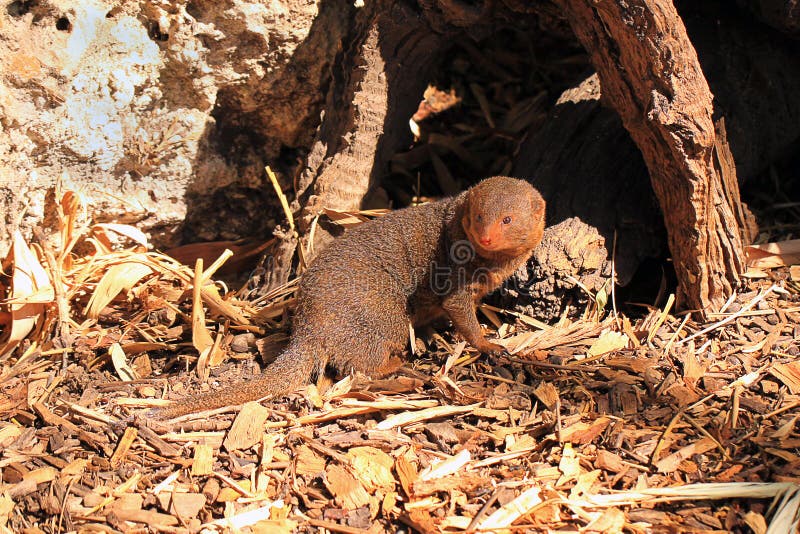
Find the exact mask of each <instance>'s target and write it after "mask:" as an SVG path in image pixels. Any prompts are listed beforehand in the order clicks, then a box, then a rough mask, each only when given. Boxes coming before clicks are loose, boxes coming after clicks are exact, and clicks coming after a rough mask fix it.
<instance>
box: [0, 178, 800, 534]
mask: <svg viewBox="0 0 800 534" xmlns="http://www.w3.org/2000/svg"><path fill="white" fill-rule="evenodd" d="M59 195H60V196H57V197H56V198H58V199H59V204H58V210H60V212H59V213H60V215H61V217H60V221H61V227H60V234H61V242H62V243H64V244H65V245H64V246H63V248H58V249H54V248H50V245H48V244H47V243H46V242H45V241H42V242H37V243H35V244H30V243H27V242H25V240H24V239H22V237H21V236H17V237H16V239H15V241H14V247H13V250H12V255H13V257H10V258H9V259H8V260H7V261H6V262H5V263H4V272H5V273H8V278H6V279H5V280H4V282H3V283H4V284H5V292H4V294H5V295H6V296H7V298H8V300H7V301H6V303H7V306H6V308H7V309H8V310H7V313H5V314H4V315H3V316H2V322H3V325H4V328H3V340H2V342H3V345H2V347H0V354H2V356H0V358H1V359H0V384H1V386H0V387H1V388H2V389H0V451H1V452H0V472H1V473H2V481H1V482H0V529H2V530H3V531H6V532H22V531H25V532H39V531H46V532H60V531H76V530H80V531H103V532H117V531H120V532H121V531H128V530H130V529H131V528H134V529H135V528H140V529H149V530H150V531H153V532H162V531H163V532H197V531H206V532H214V531H230V530H234V529H245V528H250V529H251V530H252V531H253V532H292V531H294V530H296V529H300V531H312V530H317V531H330V532H395V531H396V530H397V528H398V526H399V525H401V524H404V525H406V526H407V527H410V528H412V529H414V530H416V531H419V532H502V531H509V532H518V531H525V530H537V529H552V530H559V531H578V530H581V531H582V532H622V531H629V532H651V531H675V530H678V531H681V532H728V531H739V532H746V531H753V532H788V531H789V529H790V528H793V527H790V526H789V525H795V526H796V525H797V521H798V517H799V516H798V510H799V509H800V491H799V490H800V473H798V469H799V467H798V466H800V438H799V437H798V433H797V430H796V423H797V420H798V418H800V363H798V362H797V361H796V360H797V356H798V353H800V346H799V345H798V341H797V340H798V338H800V326H799V325H800V286H798V280H797V277H796V276H794V275H795V274H796V269H792V268H791V267H790V266H788V265H784V266H775V265H772V264H771V266H770V267H768V268H764V267H756V268H754V269H752V270H751V272H750V273H749V275H748V276H749V278H748V283H747V287H746V288H745V289H743V290H742V291H740V292H739V293H738V294H736V295H734V296H733V297H732V298H731V299H730V301H729V302H728V303H727V305H726V306H725V308H724V309H723V310H721V311H720V312H719V313H717V314H714V316H713V317H712V319H711V320H710V321H709V322H708V323H705V324H699V323H696V322H695V321H694V320H693V319H692V318H691V316H690V315H688V314H683V313H681V314H675V313H674V312H673V311H672V304H673V301H672V299H668V300H667V302H666V303H665V304H664V305H663V307H661V308H655V307H649V308H644V310H645V311H644V312H643V313H640V314H638V315H637V316H635V317H634V316H632V315H625V314H622V313H616V312H614V311H613V310H610V309H600V310H597V309H593V310H591V311H590V312H588V311H587V314H586V317H585V318H582V319H578V320H570V319H568V318H566V317H564V318H563V319H562V320H561V321H559V322H558V323H557V324H554V325H540V324H538V323H537V322H536V321H535V320H533V318H527V319H528V320H526V318H522V317H520V316H519V315H520V314H519V313H514V314H512V313H504V312H503V311H502V310H498V309H497V308H493V307H491V306H488V305H487V306H484V307H483V311H484V312H485V315H484V318H485V319H486V321H485V322H486V323H487V324H489V325H491V326H492V327H493V328H494V329H495V332H496V333H497V335H499V336H500V341H499V342H500V343H503V344H504V346H505V347H506V349H507V354H505V355H503V356H499V357H496V358H487V357H484V356H480V355H479V354H477V353H476V352H475V351H474V350H473V349H472V348H471V347H469V346H468V345H466V344H465V343H464V342H460V341H458V340H455V339H452V338H450V337H448V336H447V335H438V334H434V335H433V336H432V337H431V338H430V339H425V340H422V339H417V340H415V344H416V346H417V348H418V349H419V350H418V352H419V353H420V356H418V357H413V358H412V357H409V359H408V362H407V364H406V366H405V367H404V368H403V369H401V371H400V372H399V373H398V374H397V375H396V376H394V377H390V378H389V379H381V380H369V379H367V378H365V377H362V376H354V377H346V378H345V379H343V380H341V381H340V382H337V383H335V384H321V385H320V387H318V386H317V385H309V386H308V387H307V388H305V389H304V390H302V391H300V392H298V393H296V394H292V395H288V396H286V397H285V398H281V399H276V400H273V401H268V402H266V403H264V404H263V405H262V404H258V403H249V404H246V405H244V406H243V407H241V409H240V410H238V409H233V408H231V409H224V410H215V411H213V412H208V413H200V414H193V415H191V416H186V417H183V418H181V419H180V420H178V421H176V422H175V424H174V428H172V429H169V430H168V431H162V430H160V429H155V430H154V429H153V428H150V427H148V426H145V425H127V426H126V425H125V424H124V421H125V420H126V419H127V418H128V416H130V415H131V414H135V413H141V412H142V411H144V410H145V409H146V408H148V407H152V406H159V405H162V404H163V403H165V402H167V401H166V400H165V399H175V398H180V397H181V396H183V395H186V394H189V393H191V392H194V391H197V390H199V389H202V388H206V387H217V386H218V385H219V384H224V383H228V382H230V381H235V380H247V377H248V375H250V374H251V373H252V372H253V371H252V368H256V367H257V365H258V364H257V363H256V361H255V360H256V359H258V353H260V354H261V355H262V356H263V357H268V356H269V355H270V354H273V355H274V353H275V352H276V351H277V350H280V346H281V344H282V342H281V339H284V340H285V337H286V336H285V331H286V327H287V321H286V313H285V311H286V310H287V309H290V308H291V305H292V303H293V298H292V295H293V292H294V289H295V285H294V284H290V285H288V286H286V287H283V288H280V289H278V290H276V291H274V292H273V293H272V294H271V295H270V296H269V298H265V299H261V300H260V301H259V302H258V303H253V302H248V301H246V300H243V299H241V298H239V297H238V296H237V294H236V293H234V292H228V291H226V290H225V289H224V288H223V287H221V286H220V285H219V284H218V283H215V282H214V281H213V278H212V277H213V274H214V272H215V271H216V269H217V268H219V266H220V265H221V263H222V262H223V261H224V260H225V258H224V257H223V258H221V260H220V261H219V262H215V263H214V264H212V265H211V266H210V267H208V268H207V269H203V267H202V263H199V264H198V265H197V266H196V268H195V269H190V268H188V267H186V266H183V265H180V264H179V263H178V262H176V261H174V260H172V259H171V258H169V257H168V256H165V255H162V254H157V253H152V252H146V249H145V246H146V242H145V241H144V237H143V236H141V235H139V234H137V232H136V231H135V229H134V228H131V227H125V226H122V225H116V226H109V225H95V226H92V227H90V228H80V227H79V226H76V225H75V220H76V219H77V209H78V205H79V203H78V202H77V201H76V200H75V198H74V194H73V193H72V192H69V191H67V192H64V193H60V194H59ZM115 238H120V239H123V240H125V241H126V242H127V243H128V245H127V246H126V247H122V248H120V247H119V246H116V247H115V246H112V244H111V243H112V241H113V240H114V239H115ZM84 245H87V246H85V247H83V246H84ZM88 245H90V246H88ZM74 247H78V248H80V247H83V248H81V250H85V251H87V252H84V253H81V254H78V253H76V252H75V250H77V249H76V248H74ZM762 248H763V247H762ZM759 250H761V249H759ZM780 250H781V248H780V247H779V248H778V249H777V252H776V251H775V250H772V251H770V254H773V255H775V254H778V255H779V254H780ZM783 250H789V251H790V252H789V253H791V250H793V249H792V247H791V246H784V247H783ZM753 261H756V260H753ZM770 261H773V262H774V261H775V260H774V257H773V258H772V259H771V260H770ZM268 334H269V335H268ZM259 348H260V350H259ZM237 361H238V363H237ZM186 370H190V371H192V372H190V373H186V372H184V371H186ZM200 383H202V384H204V385H198V384H200ZM205 384H208V385H205ZM325 386H327V387H325ZM121 421H122V423H120V422H121ZM25 529H27V530H25Z"/></svg>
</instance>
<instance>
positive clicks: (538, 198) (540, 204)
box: [531, 191, 545, 215]
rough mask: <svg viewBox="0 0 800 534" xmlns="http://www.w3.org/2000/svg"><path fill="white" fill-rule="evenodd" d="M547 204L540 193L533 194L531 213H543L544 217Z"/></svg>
mask: <svg viewBox="0 0 800 534" xmlns="http://www.w3.org/2000/svg"><path fill="white" fill-rule="evenodd" d="M544 209H545V202H544V199H543V198H542V195H541V194H539V192H538V191H537V192H534V193H531V213H536V214H538V213H541V214H542V215H544Z"/></svg>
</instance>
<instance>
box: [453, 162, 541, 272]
mask: <svg viewBox="0 0 800 534" xmlns="http://www.w3.org/2000/svg"><path fill="white" fill-rule="evenodd" d="M544 210H545V202H544V199H543V198H542V195H540V194H539V192H538V191H537V190H536V189H535V188H534V187H533V186H532V185H531V184H529V183H528V182H526V181H525V180H518V179H516V178H508V177H506V176H495V177H493V178H487V179H486V180H483V181H482V182H480V183H479V184H477V185H476V186H474V187H472V188H471V189H470V190H469V191H468V192H467V200H466V205H465V209H464V215H463V218H462V219H461V224H462V226H463V228H464V232H465V233H466V234H467V237H468V238H469V240H470V242H471V243H472V245H473V246H474V247H475V250H476V251H477V253H478V254H479V255H481V256H482V257H485V258H490V257H497V256H509V257H513V256H519V255H521V254H525V253H530V252H531V251H532V250H533V249H534V248H536V245H538V244H539V241H541V240H542V233H543V231H544Z"/></svg>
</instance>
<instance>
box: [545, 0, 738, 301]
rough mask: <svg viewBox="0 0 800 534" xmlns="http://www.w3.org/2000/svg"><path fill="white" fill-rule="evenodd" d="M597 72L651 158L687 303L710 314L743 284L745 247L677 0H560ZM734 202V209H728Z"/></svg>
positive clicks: (606, 96) (709, 99)
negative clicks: (719, 164)
mask: <svg viewBox="0 0 800 534" xmlns="http://www.w3.org/2000/svg"><path fill="white" fill-rule="evenodd" d="M560 4H561V6H562V7H563V9H564V11H565V13H566V15H567V18H568V20H569V22H570V25H571V26H572V28H573V31H574V32H575V34H576V36H577V37H578V39H579V40H580V41H581V43H582V44H583V46H584V47H585V48H586V49H587V51H588V52H589V53H590V56H591V60H592V63H593V64H594V66H595V68H596V69H597V71H598V74H599V76H600V82H601V86H602V91H603V100H604V102H605V103H607V104H608V105H610V106H611V107H613V108H614V109H615V110H616V111H617V113H618V114H619V115H620V117H621V119H622V122H623V125H624V126H625V128H626V129H627V130H628V132H629V133H630V134H631V137H632V138H633V140H634V142H635V143H636V144H637V146H638V147H639V149H640V150H641V152H642V155H643V157H644V160H645V163H646V164H647V167H648V169H649V171H650V178H651V182H652V184H653V189H654V190H655V193H656V196H657V197H658V200H659V203H660V204H661V208H662V211H663V213H664V220H665V224H666V227H667V233H668V236H669V247H670V251H671V253H672V258H673V261H674V263H675V271H676V273H677V276H678V283H679V287H678V295H677V297H678V301H679V303H680V304H681V305H682V306H683V307H686V308H691V309H695V310H697V311H698V312H699V313H700V315H701V316H704V315H705V314H706V313H707V312H709V311H715V310H717V309H719V307H720V306H721V305H722V304H723V303H724V302H725V300H726V298H727V296H728V295H729V294H730V293H731V292H732V291H733V290H734V289H735V288H736V287H737V286H738V284H739V274H740V273H741V272H742V270H743V265H744V263H743V255H742V241H741V237H740V232H739V225H738V224H737V220H736V217H735V216H734V212H733V210H732V206H731V203H733V204H734V205H738V203H739V197H738V190H737V191H727V196H726V191H725V188H724V185H723V180H722V177H721V176H720V173H719V172H718V170H717V168H716V167H715V164H714V154H715V148H714V147H715V142H716V135H715V130H714V123H713V121H712V95H711V91H710V90H709V88H708V84H707V83H706V80H705V78H704V76H703V73H702V70H701V69H700V63H699V62H698V59H697V54H696V53H695V50H694V47H693V46H692V44H691V42H690V41H689V38H688V36H687V34H686V29H685V27H684V25H683V21H682V20H681V18H680V17H679V16H678V13H677V11H676V10H675V7H674V5H673V4H672V2H671V1H669V0H631V1H627V2H622V1H617V0H615V1H607V2H599V3H595V2H588V1H585V0H560ZM729 202H730V203H729Z"/></svg>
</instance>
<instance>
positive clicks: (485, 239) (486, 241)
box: [478, 237, 492, 245]
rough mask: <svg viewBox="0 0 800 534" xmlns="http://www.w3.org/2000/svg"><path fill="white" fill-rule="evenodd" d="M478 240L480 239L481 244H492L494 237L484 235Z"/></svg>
mask: <svg viewBox="0 0 800 534" xmlns="http://www.w3.org/2000/svg"><path fill="white" fill-rule="evenodd" d="M478 241H480V243H481V245H491V244H492V238H491V237H482V238H480V239H479V240H478Z"/></svg>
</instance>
